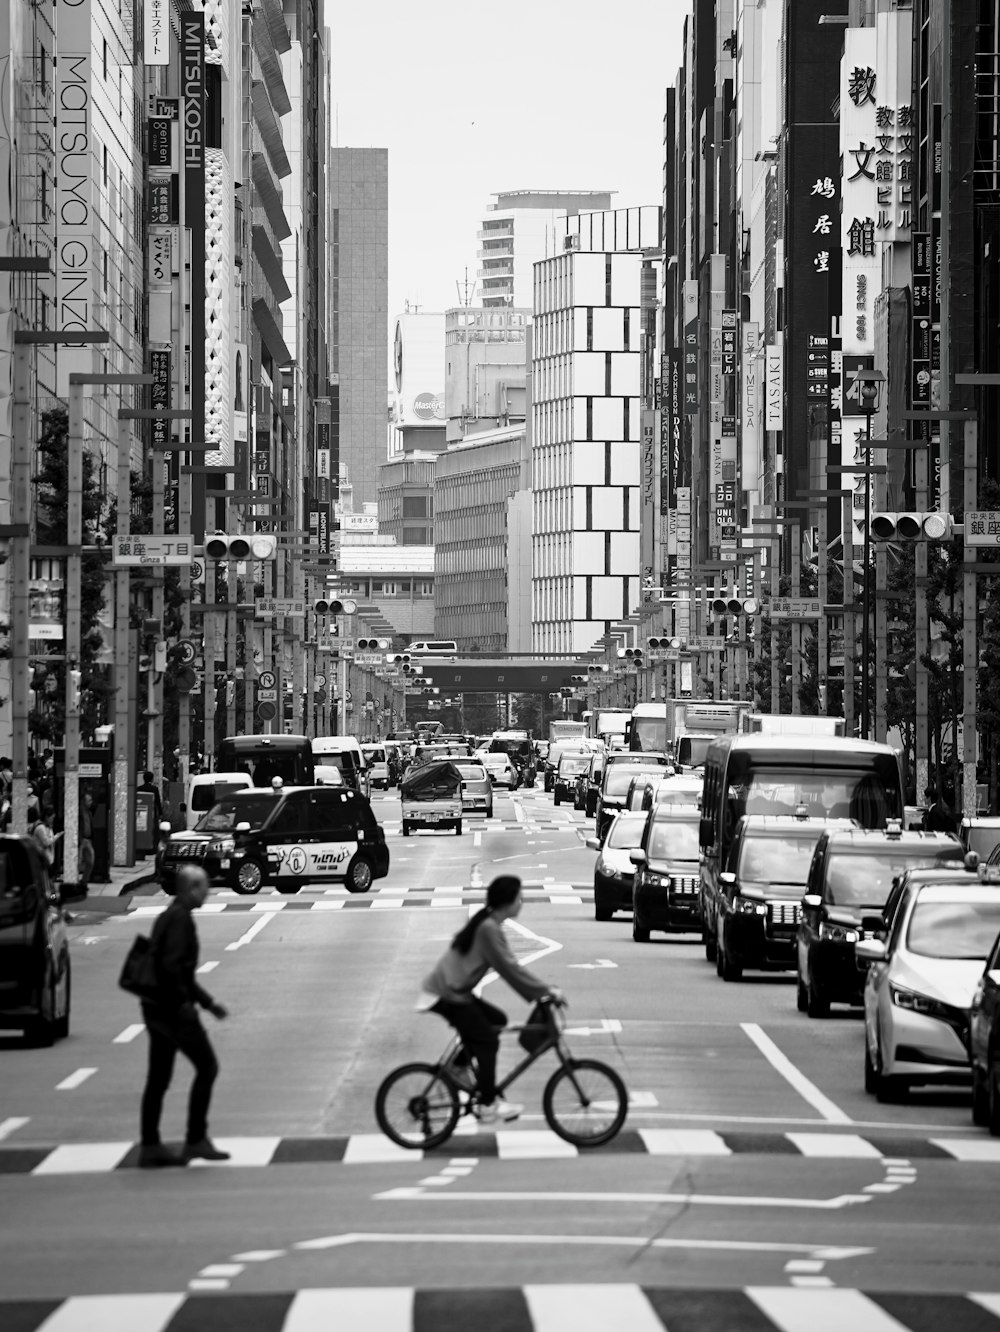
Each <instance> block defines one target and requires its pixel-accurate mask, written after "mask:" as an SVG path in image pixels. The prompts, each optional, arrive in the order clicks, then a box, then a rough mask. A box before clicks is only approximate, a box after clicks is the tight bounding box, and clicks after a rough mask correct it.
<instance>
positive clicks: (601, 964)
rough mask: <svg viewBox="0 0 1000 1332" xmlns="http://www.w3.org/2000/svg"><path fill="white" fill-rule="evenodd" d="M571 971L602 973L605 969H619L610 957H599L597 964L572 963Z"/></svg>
mask: <svg viewBox="0 0 1000 1332" xmlns="http://www.w3.org/2000/svg"><path fill="white" fill-rule="evenodd" d="M569 966H570V969H571V970H574V971H601V970H603V969H604V968H605V967H617V966H618V963H617V962H612V961H611V958H610V957H599V958H598V959H597V961H596V962H570V963H569Z"/></svg>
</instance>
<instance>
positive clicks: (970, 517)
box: [965, 509, 1000, 546]
mask: <svg viewBox="0 0 1000 1332" xmlns="http://www.w3.org/2000/svg"><path fill="white" fill-rule="evenodd" d="M965 544H966V545H967V546H1000V511H997V510H992V511H991V510H989V509H986V510H978V511H976V512H970V513H967V514H966V515H965Z"/></svg>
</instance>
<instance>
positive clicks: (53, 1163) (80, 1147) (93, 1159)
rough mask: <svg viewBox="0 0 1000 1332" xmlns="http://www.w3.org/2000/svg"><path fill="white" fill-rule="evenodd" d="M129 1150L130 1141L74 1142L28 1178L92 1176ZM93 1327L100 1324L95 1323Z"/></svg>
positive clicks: (53, 1154)
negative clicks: (40, 1176)
mask: <svg viewBox="0 0 1000 1332" xmlns="http://www.w3.org/2000/svg"><path fill="white" fill-rule="evenodd" d="M131 1150H132V1143H130V1142H77V1143H69V1144H67V1145H66V1146H64V1147H57V1148H56V1149H55V1151H54V1152H50V1153H49V1155H48V1156H47V1157H46V1158H45V1160H44V1161H40V1162H39V1164H38V1165H36V1166H35V1168H34V1170H32V1171H31V1174H32V1175H96V1174H103V1173H104V1172H105V1171H108V1170H114V1169H115V1167H116V1166H117V1165H119V1164H120V1162H121V1161H123V1160H124V1158H125V1157H126V1156H127V1155H128V1153H129V1152H130V1151H131ZM94 1326H95V1327H100V1326H101V1324H99V1323H95V1324H94Z"/></svg>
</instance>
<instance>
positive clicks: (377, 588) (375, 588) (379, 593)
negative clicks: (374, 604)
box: [372, 583, 396, 597]
mask: <svg viewBox="0 0 1000 1332" xmlns="http://www.w3.org/2000/svg"><path fill="white" fill-rule="evenodd" d="M372 596H373V597H394V596H396V584H395V583H372Z"/></svg>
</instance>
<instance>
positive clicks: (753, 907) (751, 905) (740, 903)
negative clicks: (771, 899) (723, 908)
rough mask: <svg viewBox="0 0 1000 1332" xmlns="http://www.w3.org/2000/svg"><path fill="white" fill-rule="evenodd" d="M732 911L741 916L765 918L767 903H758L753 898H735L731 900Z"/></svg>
mask: <svg viewBox="0 0 1000 1332" xmlns="http://www.w3.org/2000/svg"><path fill="white" fill-rule="evenodd" d="M733 910H734V911H738V912H739V913H740V915H743V916H766V915H767V903H766V902H758V901H757V900H756V899H755V898H753V897H736V898H734V899H733Z"/></svg>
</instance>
